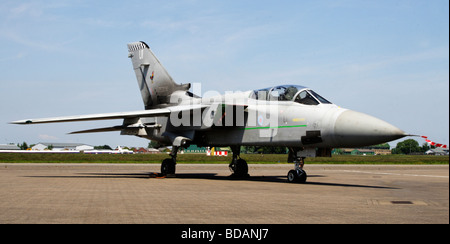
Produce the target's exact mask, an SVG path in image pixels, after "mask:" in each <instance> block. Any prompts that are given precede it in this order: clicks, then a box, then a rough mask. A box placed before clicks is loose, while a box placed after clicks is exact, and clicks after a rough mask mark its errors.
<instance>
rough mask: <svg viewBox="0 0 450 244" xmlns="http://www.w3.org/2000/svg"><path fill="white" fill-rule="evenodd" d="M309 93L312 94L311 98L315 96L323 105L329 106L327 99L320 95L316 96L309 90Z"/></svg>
mask: <svg viewBox="0 0 450 244" xmlns="http://www.w3.org/2000/svg"><path fill="white" fill-rule="evenodd" d="M310 92H311V94H312V95H313V96H315V97H316V98H317V99H318V100H319V101H320V102H321V103H324V104H331V102H330V101H328V100H327V99H325V98H323V97H322V96H321V95H319V94H317V93H316V92H315V91H313V90H310Z"/></svg>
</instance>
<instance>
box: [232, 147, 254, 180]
mask: <svg viewBox="0 0 450 244" xmlns="http://www.w3.org/2000/svg"><path fill="white" fill-rule="evenodd" d="M231 150H232V151H233V160H232V161H231V163H230V165H229V167H230V171H231V172H232V173H233V174H232V175H231V176H233V177H237V178H245V177H249V176H250V175H249V174H248V164H247V162H246V161H245V160H244V159H242V158H241V157H240V154H241V149H240V147H239V146H232V147H231Z"/></svg>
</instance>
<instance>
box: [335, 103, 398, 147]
mask: <svg viewBox="0 0 450 244" xmlns="http://www.w3.org/2000/svg"><path fill="white" fill-rule="evenodd" d="M334 132H335V139H336V142H337V144H339V147H361V146H371V145H377V144H380V143H385V142H389V141H393V140H396V139H399V138H402V137H404V136H406V133H405V132H404V131H402V130H400V129H399V128H397V127H395V126H393V125H391V124H389V123H387V122H385V121H383V120H380V119H378V118H375V117H372V116H370V115H367V114H363V113H359V112H356V111H352V110H347V111H345V112H343V113H342V114H341V115H339V117H338V118H337V119H336V122H335V126H334Z"/></svg>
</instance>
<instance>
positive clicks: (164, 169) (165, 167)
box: [161, 158, 176, 175]
mask: <svg viewBox="0 0 450 244" xmlns="http://www.w3.org/2000/svg"><path fill="white" fill-rule="evenodd" d="M175 165H176V163H175V162H174V161H173V159H171V158H166V159H164V160H163V162H162V164H161V174H162V175H173V174H175V170H176V166H175Z"/></svg>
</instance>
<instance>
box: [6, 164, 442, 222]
mask: <svg viewBox="0 0 450 244" xmlns="http://www.w3.org/2000/svg"><path fill="white" fill-rule="evenodd" d="M159 167H160V165H156V164H6V163H0V224H8V223H24V224H35V223H42V224H44V223H45V224H46V223H50V224H57V223H67V224H70V223H77V224H83V223H88V224H95V223H118V224H122V223H123V224H127V223H133V224H134V223H136V224H166V223H174V224H291V223H294V224H322V223H323V224H328V223H333V224H340V223H351V224H358V223H380V224H383V223H389V224H395V223H399V224H400V223H409V224H416V223H440V224H448V223H449V166H448V165H418V166H411V165H406V166H402V165H387V166H383V165H306V166H305V170H306V172H307V173H308V176H309V177H308V181H307V183H306V184H289V183H286V175H287V172H288V171H289V170H290V169H291V168H292V167H293V165H289V164H277V165H255V164H250V165H249V173H250V175H251V176H250V178H248V179H233V178H230V177H229V175H230V171H229V170H228V165H226V164H214V165H212V164H208V165H200V164H179V165H177V175H176V176H175V177H174V178H155V176H156V174H153V173H152V172H159Z"/></svg>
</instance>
